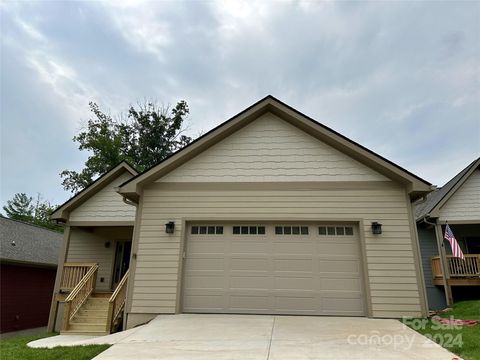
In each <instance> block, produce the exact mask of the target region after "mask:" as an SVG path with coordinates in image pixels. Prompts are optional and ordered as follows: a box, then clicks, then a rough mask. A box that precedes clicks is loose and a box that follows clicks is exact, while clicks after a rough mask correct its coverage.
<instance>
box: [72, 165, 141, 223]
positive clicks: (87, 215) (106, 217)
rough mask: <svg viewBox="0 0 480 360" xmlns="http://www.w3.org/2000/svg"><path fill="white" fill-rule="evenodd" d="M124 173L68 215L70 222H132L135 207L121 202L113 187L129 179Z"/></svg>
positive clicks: (129, 175)
mask: <svg viewBox="0 0 480 360" xmlns="http://www.w3.org/2000/svg"><path fill="white" fill-rule="evenodd" d="M132 176H133V175H131V174H130V173H128V172H124V173H123V174H121V175H120V176H119V177H117V178H116V179H114V180H113V181H112V182H110V183H109V184H108V185H107V186H105V187H104V188H103V189H101V190H100V191H99V192H98V193H96V194H95V195H93V196H92V197H91V198H90V199H88V200H87V201H85V202H84V203H83V204H81V205H80V206H79V207H77V208H76V209H75V210H73V211H72V212H71V214H70V219H69V220H70V221H134V220H135V207H134V206H131V205H127V204H125V203H124V202H123V199H122V196H121V195H119V194H118V193H117V192H116V191H115V189H114V188H115V187H118V186H120V185H121V184H122V183H124V182H125V181H127V180H128V179H131V178H132Z"/></svg>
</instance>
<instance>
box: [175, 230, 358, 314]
mask: <svg viewBox="0 0 480 360" xmlns="http://www.w3.org/2000/svg"><path fill="white" fill-rule="evenodd" d="M187 231H188V236H187V243H186V257H185V268H184V281H183V311H184V312H202V313H203V312H205V313H249V314H305V315H308V314H310V315H347V316H364V315H365V299H364V289H363V283H362V276H361V271H362V268H361V267H362V261H361V255H360V240H359V236H358V229H357V227H356V226H355V225H353V224H312V223H295V224H284V223H277V224H270V223H258V224H242V223H229V224H222V223H215V224H205V223H199V224H190V225H189V226H188V228H187Z"/></svg>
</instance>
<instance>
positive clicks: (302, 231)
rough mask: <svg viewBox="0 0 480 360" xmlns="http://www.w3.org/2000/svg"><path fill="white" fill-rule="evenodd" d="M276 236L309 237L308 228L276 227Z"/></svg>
mask: <svg viewBox="0 0 480 360" xmlns="http://www.w3.org/2000/svg"><path fill="white" fill-rule="evenodd" d="M275 234H276V235H282V234H283V235H308V226H275Z"/></svg>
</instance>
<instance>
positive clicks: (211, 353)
mask: <svg viewBox="0 0 480 360" xmlns="http://www.w3.org/2000/svg"><path fill="white" fill-rule="evenodd" d="M454 357H455V356H454V355H453V354H452V353H450V352H448V351H447V350H445V349H443V348H441V347H440V346H438V345H437V344H435V343H433V342H431V341H429V340H427V339H426V338H425V337H423V336H421V335H419V334H418V333H416V332H415V331H413V330H411V329H409V328H407V327H404V326H403V324H401V323H400V322H399V321H397V320H378V319H366V318H345V317H317V316H262V315H198V314H195V315H194V314H191V315H190V314H182V315H165V316H158V317H157V318H155V319H154V320H152V321H151V322H150V323H149V324H148V325H147V326H144V327H142V328H140V329H138V330H137V331H135V332H133V333H132V335H130V336H127V337H125V338H123V339H122V340H121V341H119V342H118V343H117V344H115V345H113V346H112V347H111V348H109V349H108V350H106V351H105V352H103V353H101V354H100V355H98V356H97V357H96V358H95V359H97V360H107V359H112V360H113V359H116V360H119V359H172V360H173V359H174V360H177V359H189V360H200V359H202V360H207V359H208V360H217V359H218V360H220V359H222V360H223V359H225V360H226V359H228V360H232V359H242V360H248V359H255V360H256V359H261V360H266V359H270V360H273V359H275V360H287V359H288V360H296V359H299V360H300V359H342V360H343V359H350V360H351V359H419V360H420V359H422V360H424V359H435V360H442V359H445V360H447V359H448V360H451V359H452V358H454Z"/></svg>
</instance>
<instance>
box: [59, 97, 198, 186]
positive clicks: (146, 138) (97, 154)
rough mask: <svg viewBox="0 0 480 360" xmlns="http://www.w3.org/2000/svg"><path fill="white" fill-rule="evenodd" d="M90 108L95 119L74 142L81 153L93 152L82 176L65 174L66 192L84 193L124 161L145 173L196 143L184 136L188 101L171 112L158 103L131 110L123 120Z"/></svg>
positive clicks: (98, 109) (72, 171) (79, 173)
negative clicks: (100, 177)
mask: <svg viewBox="0 0 480 360" xmlns="http://www.w3.org/2000/svg"><path fill="white" fill-rule="evenodd" d="M89 106H90V111H91V113H92V115H93V116H92V118H91V119H90V120H89V121H88V124H87V127H86V129H84V130H82V131H81V132H80V133H79V134H78V135H77V136H75V137H74V138H73V141H75V142H78V143H79V144H80V145H79V149H80V150H81V151H83V150H87V151H90V152H91V155H90V156H89V157H88V159H87V161H86V162H85V167H84V169H83V170H81V171H80V172H77V171H74V170H64V171H62V173H61V174H60V176H61V177H62V178H63V181H62V185H63V188H64V189H65V190H69V191H71V192H77V191H79V190H82V189H83V188H85V187H86V186H87V185H89V184H90V183H92V181H93V180H94V179H95V178H96V177H98V176H99V175H101V174H103V173H105V172H107V171H108V170H109V169H110V168H112V167H113V166H115V165H117V164H118V163H119V162H120V161H122V160H126V161H128V162H129V163H131V164H132V165H133V166H134V167H135V168H137V170H139V171H143V170H144V169H146V168H148V167H150V166H153V165H155V164H157V163H158V162H160V161H161V160H163V159H164V158H165V157H167V156H168V155H170V154H171V153H173V152H174V151H176V150H178V149H180V148H182V147H184V146H185V145H188V144H189V143H190V142H191V141H192V139H191V138H190V137H188V136H185V135H184V134H183V133H184V130H185V129H184V127H183V123H184V121H185V119H186V117H187V116H188V114H189V108H188V105H187V103H186V102H185V101H179V102H178V103H177V105H176V106H175V107H174V108H173V109H171V110H170V109H169V108H168V107H163V106H158V105H157V104H156V103H154V102H146V103H143V104H138V106H137V107H134V106H130V108H129V109H128V112H127V114H126V115H122V114H121V115H120V116H119V117H118V118H119V120H114V119H113V118H112V117H111V116H110V115H109V114H106V113H105V112H103V111H102V110H101V109H100V108H99V106H98V105H97V104H96V103H94V102H91V103H90V104H89Z"/></svg>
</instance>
